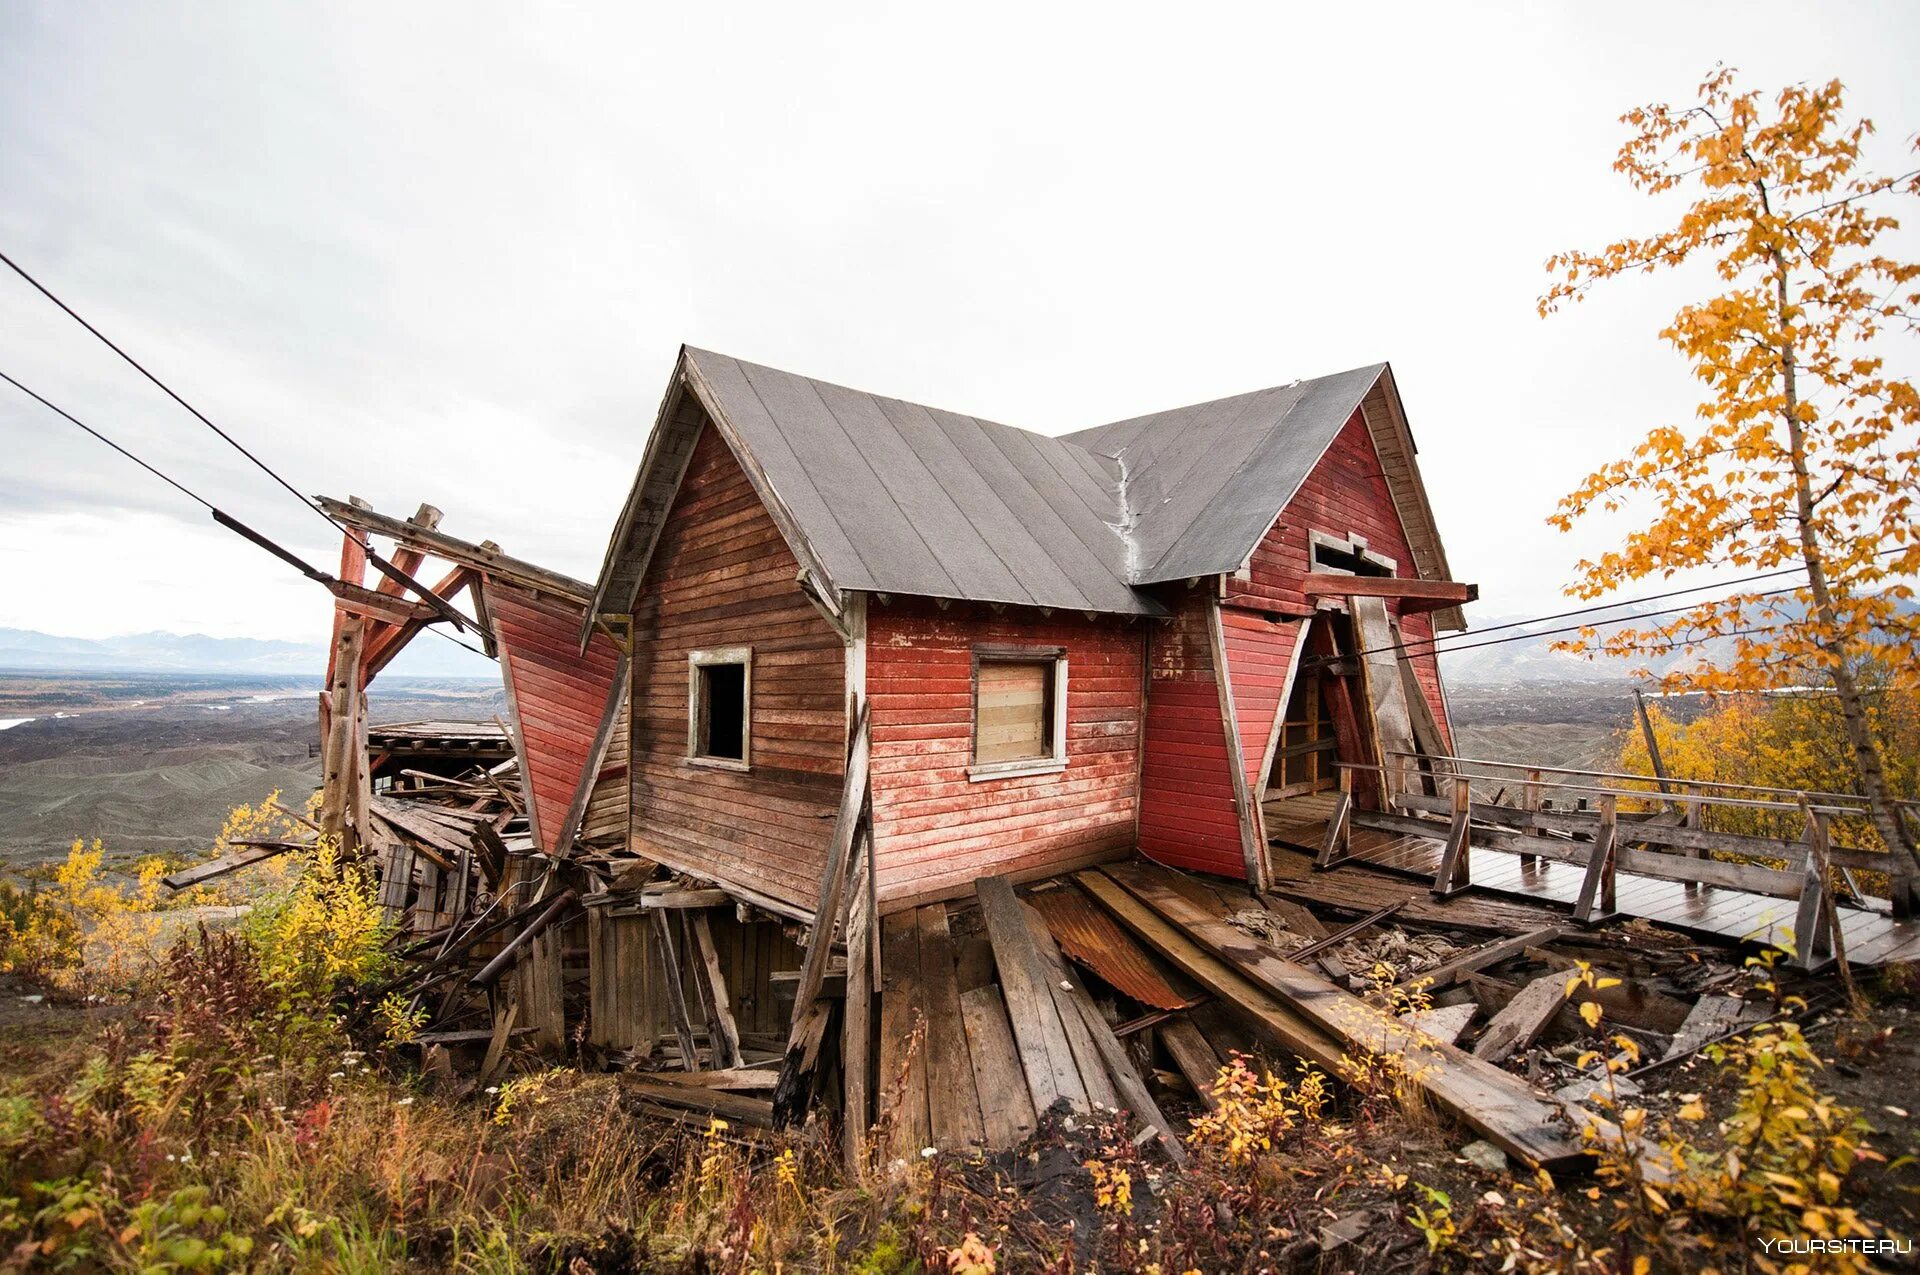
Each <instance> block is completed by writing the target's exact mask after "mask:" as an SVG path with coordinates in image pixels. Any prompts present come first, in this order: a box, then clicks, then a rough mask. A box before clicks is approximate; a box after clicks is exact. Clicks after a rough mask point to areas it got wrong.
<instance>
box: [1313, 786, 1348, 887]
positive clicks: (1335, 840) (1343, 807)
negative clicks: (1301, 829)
mask: <svg viewBox="0 0 1920 1275" xmlns="http://www.w3.org/2000/svg"><path fill="white" fill-rule="evenodd" d="M1352 775H1353V772H1352V771H1350V770H1343V771H1341V772H1340V791H1339V792H1338V793H1337V794H1335V795H1334V798H1333V811H1332V813H1330V814H1329V815H1328V816H1327V831H1326V835H1325V836H1323V837H1322V838H1321V839H1320V853H1319V854H1317V855H1315V856H1314V860H1313V870H1314V871H1315V872H1322V871H1325V870H1326V869H1328V868H1332V867H1336V866H1338V865H1339V864H1341V863H1343V862H1344V861H1345V860H1346V859H1348V858H1349V857H1350V856H1351V855H1352V854H1353V779H1352Z"/></svg>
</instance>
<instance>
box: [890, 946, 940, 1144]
mask: <svg viewBox="0 0 1920 1275" xmlns="http://www.w3.org/2000/svg"><path fill="white" fill-rule="evenodd" d="M879 1099H880V1101H879V1108H880V1120H881V1122H882V1123H883V1124H885V1125H887V1126H888V1127H889V1129H890V1130H891V1138H890V1140H889V1144H888V1145H889V1148H890V1150H891V1152H892V1154H893V1155H894V1157H896V1158H900V1157H905V1156H912V1155H918V1154H919V1153H920V1148H922V1147H924V1146H926V1145H927V1135H928V1121H927V1047H926V1017H925V1013H924V1012H923V1010H922V1009H921V1006H920V932H919V930H918V929H917V928H916V927H915V925H914V917H913V913H911V912H896V913H894V914H893V915H892V916H889V917H884V918H882V919H881V922H880V1074H879Z"/></svg>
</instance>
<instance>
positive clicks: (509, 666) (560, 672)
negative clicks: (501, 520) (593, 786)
mask: <svg viewBox="0 0 1920 1275" xmlns="http://www.w3.org/2000/svg"><path fill="white" fill-rule="evenodd" d="M486 597H487V609H488V614H489V615H490V616H491V618H492V620H493V635H494V640H495V642H496V644H497V649H498V651H499V654H500V664H501V667H502V668H503V669H504V670H505V679H506V684H507V690H508V694H509V695H511V696H512V697H513V715H514V720H515V722H516V723H517V724H518V726H519V729H520V747H521V758H520V760H521V764H522V765H524V766H525V767H526V790H527V793H528V796H529V798H530V800H531V802H532V805H533V826H534V830H535V832H536V833H537V834H538V837H539V842H540V848H541V849H542V850H545V851H548V852H549V853H553V852H556V851H558V850H560V849H561V848H562V847H560V846H559V845H557V844H556V841H557V839H558V838H559V836H560V832H561V825H562V824H564V823H565V822H566V818H567V812H568V811H569V810H570V809H571V808H572V806H573V799H574V796H575V795H576V794H577V793H578V792H579V791H580V778H581V776H582V775H583V774H584V773H585V771H586V767H587V764H588V762H589V760H590V754H591V753H592V751H593V743H594V739H595V737H596V736H597V735H598V734H599V731H600V722H601V719H602V718H603V717H604V716H605V715H606V712H607V699H608V696H609V694H610V693H611V691H612V689H613V680H614V678H615V677H617V676H618V675H619V668H620V653H619V650H618V649H617V648H616V647H615V646H614V645H613V643H612V642H610V641H608V640H607V636H606V635H605V634H604V633H596V634H594V637H593V641H592V642H590V643H588V644H587V650H586V654H584V655H582V654H581V653H580V637H579V635H580V622H581V620H582V619H583V618H585V614H586V613H585V610H584V608H582V607H580V606H577V605H575V604H574V603H571V602H562V601H560V600H559V599H556V598H550V597H545V596H542V595H540V594H536V593H533V592H530V591H529V590H526V589H520V588H516V587H514V586H512V585H509V584H505V583H502V582H500V581H494V580H490V581H488V583H487V585H486Z"/></svg>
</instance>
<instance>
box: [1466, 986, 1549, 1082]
mask: <svg viewBox="0 0 1920 1275" xmlns="http://www.w3.org/2000/svg"><path fill="white" fill-rule="evenodd" d="M1566 1000H1567V975H1566V974H1564V973H1561V972H1559V971H1555V972H1554V973H1552V974H1542V975H1541V976H1540V977H1539V978H1536V979H1534V980H1533V981H1532V982H1531V983H1528V984H1527V985H1526V986H1525V987H1523V988H1521V989H1520V994H1519V995H1518V996H1516V997H1514V998H1513V999H1512V1000H1510V1001H1508V1002H1507V1004H1506V1007H1505V1008H1504V1009H1502V1010H1501V1011H1500V1012H1499V1013H1498V1014H1495V1015H1494V1016H1493V1021H1492V1022H1490V1023H1488V1024H1487V1030H1486V1031H1485V1032H1483V1033H1482V1034H1481V1036H1480V1039H1479V1040H1478V1041H1476V1042H1475V1043H1474V1046H1473V1056H1474V1057H1475V1058H1478V1059H1480V1060H1481V1061H1483V1062H1490V1063H1497V1062H1504V1061H1506V1060H1507V1059H1508V1058H1509V1057H1511V1056H1512V1055H1513V1054H1514V1053H1515V1052H1516V1051H1518V1050H1522V1049H1525V1048H1526V1047H1527V1046H1529V1045H1531V1044H1532V1043H1533V1042H1534V1041H1535V1040H1537V1039H1539V1036H1540V1033H1541V1032H1542V1031H1544V1030H1546V1026H1547V1024H1548V1023H1550V1022H1552V1021H1553V1016H1554V1015H1555V1014H1557V1013H1559V1012H1560V1007H1561V1006H1562V1005H1564V1004H1566Z"/></svg>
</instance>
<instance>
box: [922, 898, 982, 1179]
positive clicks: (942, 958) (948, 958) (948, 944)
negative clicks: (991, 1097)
mask: <svg viewBox="0 0 1920 1275" xmlns="http://www.w3.org/2000/svg"><path fill="white" fill-rule="evenodd" d="M914 927H915V929H916V930H917V931H918V932H919V936H920V998H921V1007H922V1009H923V1010H924V1011H925V1013H926V1016H927V1043H926V1054H927V1119H928V1123H929V1126H930V1127H931V1129H932V1133H933V1145H934V1146H939V1147H966V1146H972V1145H974V1144H975V1143H978V1142H979V1141H981V1139H983V1138H984V1137H985V1136H986V1132H985V1128H984V1126H983V1124H982V1123H981V1112H980V1099H979V1095H978V1093H977V1091H976V1087H975V1084H974V1077H973V1061H972V1055H971V1053H970V1052H969V1051H968V1050H967V1049H966V1048H965V1043H966V1039H967V1029H966V1020H965V1019H964V1018H963V1017H962V1016H961V1012H960V986H959V983H958V981H957V980H956V978H955V968H954V951H953V935H952V932H951V931H950V930H949V929H948V927H947V905H946V904H944V903H932V904H928V905H927V906H926V907H922V908H916V909H915V910H914Z"/></svg>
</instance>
